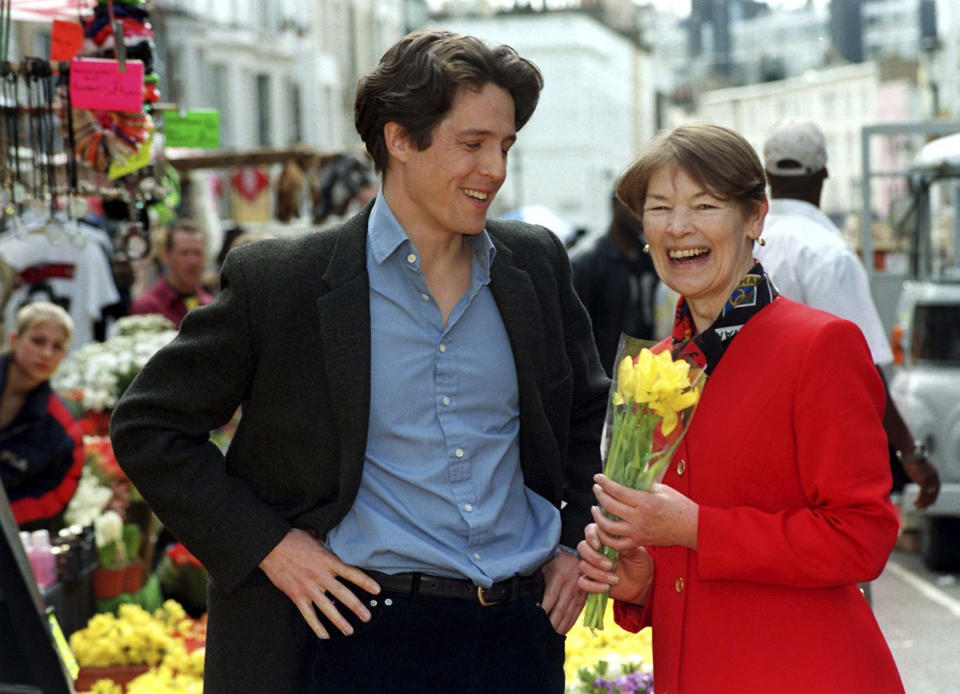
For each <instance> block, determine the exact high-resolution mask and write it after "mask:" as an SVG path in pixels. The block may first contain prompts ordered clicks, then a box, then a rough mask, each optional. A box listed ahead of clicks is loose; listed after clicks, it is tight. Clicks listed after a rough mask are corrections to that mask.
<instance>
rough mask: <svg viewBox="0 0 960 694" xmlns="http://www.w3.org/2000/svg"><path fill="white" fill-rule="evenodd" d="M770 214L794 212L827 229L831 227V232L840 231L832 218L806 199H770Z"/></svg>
mask: <svg viewBox="0 0 960 694" xmlns="http://www.w3.org/2000/svg"><path fill="white" fill-rule="evenodd" d="M768 214H770V215H774V216H775V215H779V214H793V215H797V216H800V217H806V218H807V219H809V220H811V221H814V222H817V223H818V224H819V225H820V226H822V227H824V228H825V229H829V230H830V231H831V232H833V233H834V234H836V233H837V232H838V229H837V226H836V224H834V223H833V222H832V221H831V220H830V218H829V217H828V216H827V215H826V214H824V212H823V210H821V209H820V208H819V207H817V206H816V205H813V204H811V203H809V202H807V201H806V200H797V199H795V198H771V199H770V211H769V213H768Z"/></svg>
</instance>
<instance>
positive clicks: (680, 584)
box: [674, 576, 683, 593]
mask: <svg viewBox="0 0 960 694" xmlns="http://www.w3.org/2000/svg"><path fill="white" fill-rule="evenodd" d="M674 587H675V588H676V589H677V592H678V593H682V592H683V576H680V577H679V578H677V582H676V583H675V584H674Z"/></svg>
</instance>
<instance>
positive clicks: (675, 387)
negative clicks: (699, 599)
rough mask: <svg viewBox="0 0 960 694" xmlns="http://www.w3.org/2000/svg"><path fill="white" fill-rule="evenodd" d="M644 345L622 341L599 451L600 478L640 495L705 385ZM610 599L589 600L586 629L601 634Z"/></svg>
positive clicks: (611, 553)
mask: <svg viewBox="0 0 960 694" xmlns="http://www.w3.org/2000/svg"><path fill="white" fill-rule="evenodd" d="M644 344H649V343H644V342H643V341H641V340H637V339H635V338H630V337H627V336H622V337H621V340H620V348H619V350H618V353H617V361H616V362H615V363H616V364H617V371H616V373H615V374H614V379H613V383H612V385H611V387H610V400H609V402H608V404H607V419H606V422H605V424H604V433H603V444H602V450H601V454H602V456H603V458H604V467H603V474H605V475H606V476H607V477H609V478H610V479H612V480H613V481H614V482H619V483H620V484H622V485H624V486H627V487H630V488H631V489H640V490H646V489H649V488H650V486H651V485H652V484H653V483H654V482H659V481H660V480H662V479H663V475H664V473H665V472H666V468H667V465H668V464H669V462H670V459H671V458H672V457H673V454H674V452H675V451H676V449H677V446H678V445H679V444H680V440H681V439H682V438H683V434H684V433H685V432H686V429H687V426H688V424H689V422H690V417H692V415H693V410H694V408H695V406H696V404H697V401H698V400H699V399H700V393H701V391H702V390H703V385H704V383H705V381H706V374H705V373H704V372H703V371H702V370H700V369H699V368H697V367H691V365H690V364H689V363H688V362H686V361H684V360H682V359H677V360H674V359H673V358H672V357H671V356H670V351H669V349H664V350H663V351H660V352H657V353H654V352H652V351H651V350H650V349H648V348H647V347H646V346H642V345H644ZM604 513H607V512H606V511H604ZM607 515H608V516H609V517H611V518H615V516H613V515H612V514H609V513H607ZM603 554H604V556H606V557H607V558H608V559H610V560H611V561H612V562H613V565H614V567H615V566H616V563H617V555H618V553H617V551H616V550H614V549H611V548H609V547H604V548H603ZM608 598H609V593H592V594H591V595H589V596H588V597H587V605H586V608H585V610H584V619H583V625H584V626H586V627H589V628H590V629H591V630H593V629H600V630H602V629H603V614H604V611H605V610H606V607H607V599H608Z"/></svg>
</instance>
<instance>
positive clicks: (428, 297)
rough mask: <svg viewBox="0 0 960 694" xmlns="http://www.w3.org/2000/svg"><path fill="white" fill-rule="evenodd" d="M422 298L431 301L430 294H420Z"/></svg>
mask: <svg viewBox="0 0 960 694" xmlns="http://www.w3.org/2000/svg"><path fill="white" fill-rule="evenodd" d="M420 298H421V299H423V300H424V301H430V295H429V294H421V295H420Z"/></svg>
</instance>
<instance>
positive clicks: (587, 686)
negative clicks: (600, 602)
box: [563, 612, 653, 694]
mask: <svg viewBox="0 0 960 694" xmlns="http://www.w3.org/2000/svg"><path fill="white" fill-rule="evenodd" d="M603 619H604V626H605V627H607V628H605V629H604V630H603V631H600V632H595V633H594V632H592V631H591V629H589V628H588V627H586V626H583V625H579V624H578V625H577V626H575V627H573V628H572V629H571V630H570V631H569V632H568V633H567V640H566V659H565V661H564V665H563V669H564V675H565V677H566V681H567V685H566V692H567V694H613V692H617V693H618V694H641V693H642V694H653V673H652V672H651V670H650V664H651V663H652V662H653V649H652V642H651V631H650V629H643V630H642V631H640V632H638V633H636V634H634V633H632V632H629V631H624V630H623V629H619V628H617V626H616V624H614V621H613V613H612V612H607V613H606V614H605V615H604V617H603ZM644 687H646V688H644Z"/></svg>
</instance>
